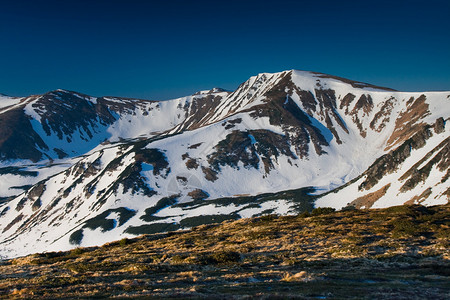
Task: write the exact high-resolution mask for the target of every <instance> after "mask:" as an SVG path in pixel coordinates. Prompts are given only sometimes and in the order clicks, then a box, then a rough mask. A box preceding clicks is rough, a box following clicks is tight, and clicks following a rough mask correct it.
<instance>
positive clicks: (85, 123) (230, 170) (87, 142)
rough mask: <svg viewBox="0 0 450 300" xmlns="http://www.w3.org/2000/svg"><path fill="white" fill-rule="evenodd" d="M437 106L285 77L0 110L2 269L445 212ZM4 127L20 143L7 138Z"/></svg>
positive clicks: (67, 97)
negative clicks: (321, 215) (294, 221)
mask: <svg viewBox="0 0 450 300" xmlns="http://www.w3.org/2000/svg"><path fill="white" fill-rule="evenodd" d="M209 92H211V93H209ZM449 99H450V92H432V93H408V92H398V91H392V90H390V89H386V88H380V87H375V86H372V85H369V84H365V83H359V82H356V81H351V80H346V79H342V78H339V77H335V76H331V75H325V74H321V73H313V72H305V71H295V70H291V71H283V72H279V73H273V74H271V73H260V74H258V75H257V76H252V77H251V78H249V79H248V80H247V81H245V82H244V83H242V84H241V85H240V86H239V87H238V89H236V90H235V91H233V92H228V91H223V90H220V89H211V90H209V91H208V92H207V93H202V92H200V93H196V94H194V95H192V96H187V97H181V98H178V99H173V100H167V101H151V100H134V99H132V100H131V99H124V98H118V97H91V96H88V95H83V94H80V93H76V92H70V93H67V92H66V91H64V92H63V91H62V90H56V91H51V92H49V93H46V94H44V95H41V96H31V97H28V98H23V99H22V98H21V99H19V100H17V103H16V104H14V105H13V106H12V107H11V106H7V107H0V122H2V120H4V121H3V122H4V124H6V125H8V126H10V128H11V130H10V131H8V132H5V131H0V154H1V157H2V159H1V166H0V177H1V178H2V179H3V180H1V181H0V187H2V191H3V192H2V193H3V194H2V195H0V197H3V200H2V202H1V203H0V232H1V233H0V237H1V241H3V242H1V241H0V243H1V244H2V245H3V246H4V247H5V250H4V252H5V254H4V255H7V256H14V255H23V254H28V253H32V251H33V250H32V249H37V248H36V247H38V248H39V247H45V249H49V250H51V249H70V248H72V247H75V246H77V245H81V246H89V245H94V244H96V243H97V244H98V243H100V242H106V241H112V240H114V239H120V238H122V237H130V236H134V235H137V234H142V233H153V232H161V231H168V230H176V229H180V228H188V227H190V226H192V224H199V223H201V222H204V223H211V222H217V221H220V220H226V219H237V218H242V217H251V216H254V215H259V214H268V213H276V214H292V213H299V212H301V211H305V210H310V209H311V207H312V206H311V201H313V202H314V203H315V205H316V206H333V207H335V208H342V207H345V206H348V205H353V206H357V207H363V206H367V207H372V206H373V207H386V206H392V205H397V204H402V203H405V202H408V203H422V204H426V205H435V204H444V203H447V202H448V197H449V196H448V195H449V194H450V192H448V190H449V182H448V180H447V179H448V169H449V168H448V161H449V160H450V159H449V151H447V149H448V147H449V145H448V144H449V142H448V141H449V138H448V137H449V135H450V128H449V126H446V124H447V121H448V119H449V116H450V111H449V109H448V107H449V106H448V101H449ZM11 114H15V115H18V116H21V118H22V120H23V121H22V122H23V123H24V124H26V123H27V122H29V126H31V128H32V130H29V127H28V130H25V131H23V132H24V136H17V135H15V134H16V133H17V131H15V130H14V126H13V125H14V123H8V118H5V116H8V115H11ZM9 118H10V119H11V117H9ZM6 125H5V128H6V127H7V126H6ZM19 125H20V124H19ZM21 126H22V125H21ZM0 128H2V127H0ZM19 132H20V131H19ZM2 134H3V136H4V138H3V140H2V139H1V136H2ZM30 134H34V135H30ZM39 139H41V141H42V142H41V141H40V140H39ZM18 141H20V142H18ZM26 141H28V145H34V146H33V147H22V148H20V147H19V146H18V145H20V144H22V145H27V143H26ZM8 143H9V144H8ZM5 145H6V146H8V145H10V146H9V148H6V147H5ZM5 149H6V150H8V151H9V152H7V151H5ZM30 149H31V150H30ZM33 149H34V150H33ZM24 150H27V151H32V152H33V153H32V155H31V154H28V153H27V152H23V153H22V152H20V151H24ZM8 154H10V156H9V157H10V159H9V160H8ZM19 154H20V155H19ZM14 155H15V156H14ZM27 155H29V157H31V158H32V159H29V158H27V157H26V156H27ZM39 155H40V157H38V156H39ZM11 158H12V160H11ZM384 162H386V163H387V162H389V168H387V169H386V168H385V167H384V164H386V163H384ZM414 170H417V172H415V171H414ZM420 174H421V175H420ZM387 181H390V182H387ZM406 181H408V184H407V185H406V186H407V187H405V184H406ZM364 182H365V184H364V185H362V184H363V183H364ZM368 183H370V184H368ZM388 183H391V185H389V186H388ZM363 186H364V188H362V187H363ZM338 187H340V188H338ZM335 188H338V189H336V190H335ZM305 189H306V190H307V191H308V192H305V191H306V190H305ZM314 190H315V192H313V191H314ZM284 191H291V192H284ZM325 192H328V193H325ZM266 193H272V195H269V196H267V197H266V196H264V197H260V198H258V195H263V194H266ZM311 193H314V195H311ZM383 197H384V198H383ZM377 201H378V202H377ZM399 202H401V203H399ZM369 204H370V205H369ZM45 228H51V230H47V229H45ZM31 241H34V242H32V243H31ZM14 245H22V246H21V247H22V248H21V249H20V250H17V249H16V247H14ZM30 251H31V252H30Z"/></svg>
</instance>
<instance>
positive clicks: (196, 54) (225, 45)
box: [0, 0, 450, 100]
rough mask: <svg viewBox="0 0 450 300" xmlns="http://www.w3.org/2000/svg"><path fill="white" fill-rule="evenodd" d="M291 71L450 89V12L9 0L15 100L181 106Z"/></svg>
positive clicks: (7, 80)
mask: <svg viewBox="0 0 450 300" xmlns="http://www.w3.org/2000/svg"><path fill="white" fill-rule="evenodd" d="M289 69H299V70H310V71H317V72H323V73H328V74H332V75H337V76H341V77H346V78H349V79H354V80H359V81H363V82H368V83H372V84H376V85H381V86H387V87H391V88H394V89H398V90H405V91H425V90H450V1H448V0H427V1H416V0H408V1H403V0H398V1H396V0H391V1H385V0H380V1H372V0H367V1H363V0H360V1H345V0H341V1H314V0H310V1H303V0H298V1H287V0H274V1H268V0H266V1H263V0H260V1H245V0H241V1H234V0H227V1H214V0H211V1H187V0H180V1H178V0H173V1H171V0H166V1H144V0H123V1H118V0H97V1H96V0H89V1H87V0H60V1H56V0H55V1H47V0H32V1H30V0H28V1H26V0H1V1H0V93H4V94H8V95H12V96H25V95H29V94H40V93H44V92H46V91H49V90H54V89H58V88H63V89H68V90H75V91H78V92H83V93H87V94H90V95H94V96H102V95H114V96H125V97H138V98H145V99H155V100H156V99H169V98H176V97H180V96H184V95H189V94H192V93H194V92H196V91H198V90H204V89H210V88H212V87H222V88H225V89H229V90H234V89H236V88H237V86H238V85H239V84H240V83H241V82H243V81H245V80H247V79H248V77H250V76H252V75H256V74H258V73H261V72H279V71H283V70H289Z"/></svg>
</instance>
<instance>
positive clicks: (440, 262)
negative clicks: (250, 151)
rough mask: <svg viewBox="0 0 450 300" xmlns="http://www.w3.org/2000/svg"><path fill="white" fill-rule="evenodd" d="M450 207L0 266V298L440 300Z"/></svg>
mask: <svg viewBox="0 0 450 300" xmlns="http://www.w3.org/2000/svg"><path fill="white" fill-rule="evenodd" d="M449 226H450V207H449V206H448V205H444V206H434V207H424V206H419V205H414V206H398V207H391V208H387V209H381V210H347V211H340V212H333V210H332V209H326V208H322V209H315V210H313V211H312V213H310V214H308V213H303V214H301V215H296V216H282V217H280V216H274V215H267V216H262V217H258V218H251V219H243V220H238V221H226V222H223V223H222V224H218V225H202V226H198V227H194V228H192V229H191V230H187V231H177V232H169V233H164V234H156V235H145V236H141V237H138V238H134V239H122V240H120V241H117V242H113V243H108V244H105V245H103V246H102V247H91V248H77V249H74V250H71V251H68V252H48V253H42V254H34V255H30V256H26V257H21V258H17V259H13V260H5V261H3V262H0V297H1V298H7V297H11V298H15V297H25V298H29V297H33V298H36V299H73V298H79V297H81V298H98V297H101V298H106V297H108V298H109V297H123V298H127V297H146V298H150V299H152V298H188V297H193V298H208V299H225V298H226V299H248V297H257V298H264V297H276V298H277V299H278V298H280V299H281V298H283V299H286V298H289V299H317V298H328V299H343V298H345V299H448V297H449V296H450V272H449V270H450V264H449V257H450V256H449V255H450V253H449V249H450V245H449V240H450V231H449Z"/></svg>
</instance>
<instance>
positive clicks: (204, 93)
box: [194, 87, 230, 96]
mask: <svg viewBox="0 0 450 300" xmlns="http://www.w3.org/2000/svg"><path fill="white" fill-rule="evenodd" d="M225 92H227V93H229V92H230V91H227V90H225V89H223V88H220V87H215V88H212V89H210V90H203V91H198V92H196V93H195V94H194V96H196V95H210V94H217V93H225Z"/></svg>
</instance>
